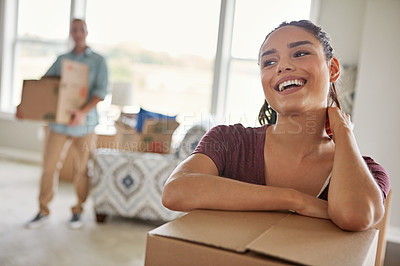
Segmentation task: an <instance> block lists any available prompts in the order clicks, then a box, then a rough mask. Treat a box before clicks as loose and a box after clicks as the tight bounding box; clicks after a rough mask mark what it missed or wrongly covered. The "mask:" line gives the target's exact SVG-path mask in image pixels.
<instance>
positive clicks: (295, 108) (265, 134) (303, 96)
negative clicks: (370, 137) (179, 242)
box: [163, 20, 389, 231]
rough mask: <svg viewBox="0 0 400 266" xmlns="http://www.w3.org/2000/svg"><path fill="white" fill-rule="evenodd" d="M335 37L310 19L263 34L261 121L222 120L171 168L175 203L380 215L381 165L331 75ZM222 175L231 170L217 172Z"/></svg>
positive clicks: (168, 193) (344, 218)
mask: <svg viewBox="0 0 400 266" xmlns="http://www.w3.org/2000/svg"><path fill="white" fill-rule="evenodd" d="M332 51H333V49H332V47H331V45H330V44H329V38H328V36H327V35H326V33H324V32H323V31H322V29H321V28H320V27H318V26H316V25H314V24H313V23H312V22H310V21H306V20H302V21H294V22H290V23H286V22H285V23H282V24H281V25H280V26H279V27H278V28H276V29H275V30H273V31H272V32H271V33H270V34H268V35H267V37H266V39H265V41H264V43H263V44H262V46H261V49H260V54H259V65H260V73H261V83H262V86H263V89H264V95H265V98H266V101H265V104H264V106H263V108H262V109H261V112H260V117H259V120H260V122H261V124H263V123H264V122H265V120H266V121H267V122H268V124H267V125H263V126H261V127H259V128H244V127H243V126H242V125H240V124H236V125H233V126H223V125H221V126H216V127H214V128H213V129H211V130H210V131H209V132H208V133H207V134H206V135H205V136H204V137H203V139H202V140H201V142H200V143H199V145H198V147H197V148H196V150H195V151H194V152H193V154H192V155H191V156H190V157H189V158H187V159H186V160H185V161H184V162H182V163H181V164H180V165H179V166H178V167H177V168H176V169H175V171H174V172H173V173H172V174H171V176H170V178H169V179H168V180H167V183H166V185H165V188H164V192H163V204H164V205H165V206H166V207H167V208H169V209H172V210H177V211H190V210H193V209H217V210H266V211H271V210H292V211H295V212H296V213H298V214H301V215H305V216H311V217H318V218H325V219H331V220H332V221H333V222H334V223H336V224H337V225H338V226H339V227H340V228H342V229H344V230H351V231H360V230H366V229H368V228H370V227H372V226H374V225H375V224H377V223H378V222H379V221H380V219H381V218H382V217H383V215H384V211H385V210H384V206H383V202H384V199H385V198H386V195H387V193H388V191H389V179H388V176H387V174H386V172H385V170H384V169H383V168H382V167H381V166H380V165H378V164H377V163H376V162H374V161H373V160H372V159H371V158H369V157H362V156H361V154H360V151H359V149H358V147H357V144H356V140H355V137H354V135H353V132H352V124H351V122H350V119H349V116H348V115H346V114H345V113H344V112H343V111H341V110H340V105H339V102H338V100H337V95H336V90H335V85H334V82H335V81H336V80H337V79H338V78H339V75H340V66H339V62H338V60H337V59H336V58H335V57H333V53H332ZM221 177H225V178H221Z"/></svg>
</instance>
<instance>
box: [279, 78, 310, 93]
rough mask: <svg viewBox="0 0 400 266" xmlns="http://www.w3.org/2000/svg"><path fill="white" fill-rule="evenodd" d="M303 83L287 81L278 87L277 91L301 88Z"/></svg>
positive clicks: (295, 80) (301, 81) (300, 81)
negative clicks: (291, 87)
mask: <svg viewBox="0 0 400 266" xmlns="http://www.w3.org/2000/svg"><path fill="white" fill-rule="evenodd" d="M303 85H304V81H303V80H299V79H294V80H287V81H284V82H282V83H281V84H279V85H278V91H283V90H285V89H288V88H289V87H290V86H303Z"/></svg>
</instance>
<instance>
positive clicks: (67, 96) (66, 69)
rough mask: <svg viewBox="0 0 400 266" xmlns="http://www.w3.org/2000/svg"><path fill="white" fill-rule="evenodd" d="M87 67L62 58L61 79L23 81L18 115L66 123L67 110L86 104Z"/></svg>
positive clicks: (67, 117) (67, 119)
mask: <svg viewBox="0 0 400 266" xmlns="http://www.w3.org/2000/svg"><path fill="white" fill-rule="evenodd" d="M88 85H89V66H88V65H86V64H83V63H79V62H76V61H71V60H67V59H64V60H63V61H62V62H61V77H60V78H54V77H53V78H42V79H40V80H24V83H23V87H22V97H21V107H20V108H21V109H20V110H21V113H22V115H23V117H24V119H31V120H42V121H48V122H56V123H60V124H68V123H69V121H70V120H71V114H70V111H71V110H72V109H78V108H80V107H82V105H84V104H85V103H86V100H87V96H88Z"/></svg>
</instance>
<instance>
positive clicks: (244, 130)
mask: <svg viewBox="0 0 400 266" xmlns="http://www.w3.org/2000/svg"><path fill="white" fill-rule="evenodd" d="M267 127H268V125H263V126H260V127H245V126H243V125H242V124H240V123H237V124H232V125H216V126H214V127H213V128H211V129H210V132H215V133H219V134H223V135H225V134H226V135H232V134H234V135H237V134H241V135H242V134H246V135H248V134H265V130H266V128H267Z"/></svg>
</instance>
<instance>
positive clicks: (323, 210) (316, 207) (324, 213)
mask: <svg viewBox="0 0 400 266" xmlns="http://www.w3.org/2000/svg"><path fill="white" fill-rule="evenodd" d="M299 196H300V199H299V200H298V201H297V202H298V203H299V206H298V207H296V209H295V210H294V211H295V212H296V213H298V214H300V215H304V216H310V217H316V218H322V219H330V217H329V214H328V202H327V201H325V200H322V199H319V198H316V197H313V196H311V195H308V194H304V193H301V192H299Z"/></svg>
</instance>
